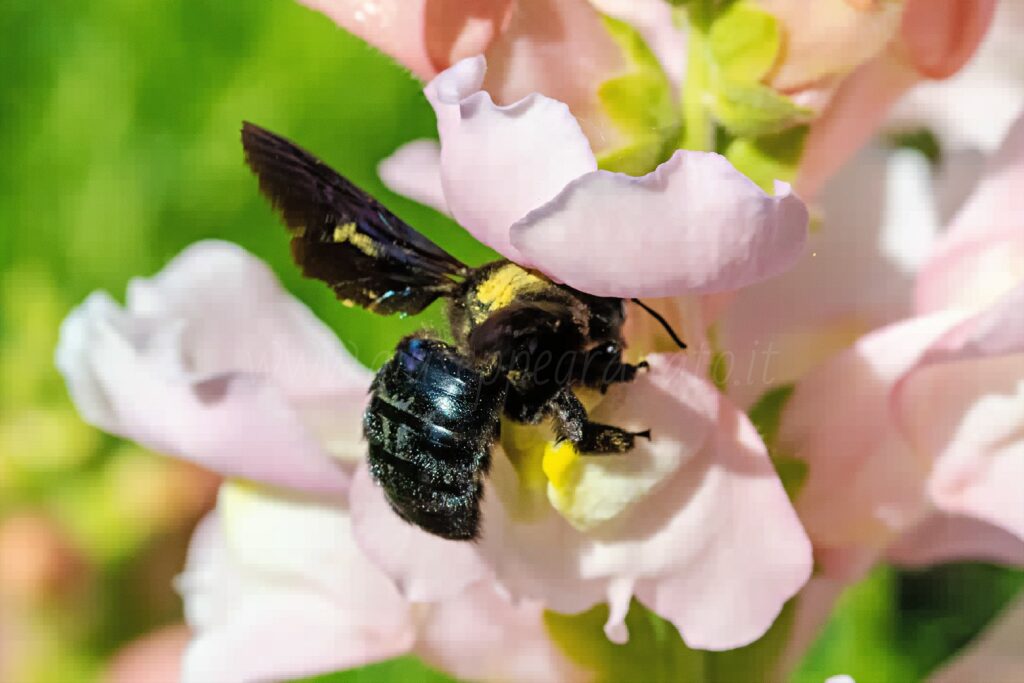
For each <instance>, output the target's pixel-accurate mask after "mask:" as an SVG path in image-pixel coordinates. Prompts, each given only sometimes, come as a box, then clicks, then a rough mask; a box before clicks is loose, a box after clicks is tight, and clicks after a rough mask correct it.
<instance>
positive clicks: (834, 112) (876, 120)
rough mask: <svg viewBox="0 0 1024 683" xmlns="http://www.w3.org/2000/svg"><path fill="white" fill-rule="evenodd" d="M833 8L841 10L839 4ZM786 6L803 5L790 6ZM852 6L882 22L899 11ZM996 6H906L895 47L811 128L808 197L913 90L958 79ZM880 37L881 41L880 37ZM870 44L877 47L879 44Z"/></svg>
mask: <svg viewBox="0 0 1024 683" xmlns="http://www.w3.org/2000/svg"><path fill="white" fill-rule="evenodd" d="M844 1H845V0H844ZM830 3H832V4H836V5H838V4H841V3H840V0H830ZM782 4H786V5H791V6H793V7H796V6H798V5H802V3H796V2H788V1H783V2H782ZM848 4H850V5H851V6H856V7H857V8H858V10H857V11H859V12H862V13H866V14H871V13H873V14H874V15H876V16H877V17H882V18H883V19H884V18H885V17H886V14H885V13H889V12H892V11H894V10H893V9H892V8H893V7H894V4H893V3H890V2H874V1H870V0H865V2H859V1H858V2H857V3H853V2H849V3H848ZM995 6H996V3H995V0H906V3H905V7H904V8H903V12H902V17H901V19H900V21H899V25H898V31H896V32H895V33H894V35H893V39H892V40H891V41H889V42H888V43H886V44H884V49H881V50H878V51H876V53H875V55H873V56H872V55H870V54H869V55H867V56H871V57H872V58H871V59H870V60H869V61H867V62H865V63H863V64H862V65H861V66H860V67H859V68H857V70H856V71H854V72H853V73H852V74H850V75H849V76H848V77H846V78H845V79H843V80H842V81H841V82H840V83H839V85H838V88H837V89H836V91H835V93H834V94H833V95H831V97H830V98H829V99H828V105H827V106H826V108H825V109H824V111H823V113H822V115H821V117H820V118H818V119H817V120H816V121H815V122H814V124H813V125H812V126H811V132H810V135H809V136H808V138H807V142H806V146H805V149H804V155H803V158H802V159H801V161H800V168H799V173H798V176H797V181H796V187H797V189H798V190H799V191H800V194H801V196H803V197H805V198H807V199H813V198H814V197H816V195H817V194H818V192H819V191H820V190H821V188H822V187H823V185H824V183H825V182H826V180H828V178H829V177H831V176H832V174H833V173H835V172H836V170H838V169H839V168H840V167H841V166H842V165H843V164H844V163H846V161H847V160H848V159H849V158H850V157H851V156H852V155H853V154H854V153H855V152H856V151H857V150H858V149H860V148H861V146H863V145H864V143H865V142H866V141H867V140H868V139H869V138H870V137H871V135H873V134H874V132H875V131H876V130H877V129H878V127H879V125H880V124H881V123H882V121H884V120H885V118H886V116H887V115H888V112H889V109H890V107H892V105H893V104H894V103H895V102H896V101H897V100H898V99H899V98H900V97H901V96H903V94H904V93H906V92H907V91H908V90H909V89H910V88H911V87H912V86H913V85H915V84H916V83H918V82H919V81H922V80H924V79H943V78H947V77H949V76H951V75H953V74H954V73H956V72H957V71H958V70H959V69H960V68H961V67H962V66H963V65H964V64H965V63H966V62H967V60H968V59H969V58H970V57H971V55H972V54H974V51H975V49H976V48H977V47H978V44H979V43H980V42H981V40H982V38H983V37H984V35H985V32H986V31H987V30H988V27H989V24H990V23H991V20H992V15H993V13H994V11H995ZM805 18H806V17H803V16H800V17H799V19H800V20H803V19H805ZM886 25H888V24H886ZM873 35H880V31H875V32H874V33H873ZM868 44H869V45H875V41H868ZM851 45H856V46H858V49H859V48H860V47H862V46H863V44H862V43H860V42H857V41H854V42H853V43H851ZM811 47H813V45H811ZM875 47H879V48H883V45H882V44H881V43H879V44H877V45H875ZM831 51H832V50H831V49H830V48H828V49H825V48H822V50H818V51H815V50H813V49H812V50H810V51H809V53H808V54H809V55H813V56H814V58H817V57H818V56H819V55H820V54H822V53H830V52H831ZM812 63H813V60H812Z"/></svg>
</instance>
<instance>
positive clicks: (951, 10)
mask: <svg viewBox="0 0 1024 683" xmlns="http://www.w3.org/2000/svg"><path fill="white" fill-rule="evenodd" d="M995 8H996V0H907V6H906V8H905V9H904V10H903V21H902V24H901V26H900V39H901V41H902V43H903V46H904V49H905V50H906V52H907V55H908V57H909V58H910V61H911V62H912V63H913V65H914V68H916V69H917V70H918V71H919V72H920V73H921V74H923V75H925V76H927V77H928V78H946V77H947V76H951V75H953V74H954V73H956V72H957V71H959V70H960V67H962V66H963V65H964V63H966V62H967V60H968V59H970V57H971V55H973V54H974V51H975V50H976V49H977V47H978V44H979V43H980V42H981V39H982V38H983V37H984V36H985V32H986V31H987V30H988V27H989V24H990V23H991V22H992V16H993V14H994V13H995Z"/></svg>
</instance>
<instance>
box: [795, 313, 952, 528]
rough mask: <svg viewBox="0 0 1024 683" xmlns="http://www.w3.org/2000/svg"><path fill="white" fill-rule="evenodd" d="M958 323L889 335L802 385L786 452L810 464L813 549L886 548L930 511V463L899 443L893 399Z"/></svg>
mask: <svg viewBox="0 0 1024 683" xmlns="http://www.w3.org/2000/svg"><path fill="white" fill-rule="evenodd" d="M959 319H960V318H959V317H958V316H957V315H955V314H935V315H933V316H928V317H924V318H914V319H911V320H909V321H906V322H902V323H898V324H895V325H892V326H889V327H886V328H883V329H881V330H879V331H877V332H874V333H872V334H870V335H867V336H866V337H862V338H861V339H860V340H858V341H857V343H856V344H855V345H854V346H853V347H852V348H851V349H849V350H848V351H845V352H843V353H842V354H840V355H838V356H836V357H835V358H833V359H832V360H830V361H829V362H827V363H826V364H824V365H822V366H821V367H819V368H818V369H816V370H815V371H813V372H812V373H810V374H809V375H808V376H807V377H805V378H804V379H803V380H802V381H801V382H800V383H798V384H797V387H796V391H795V392H794V394H793V396H792V398H791V399H790V401H789V403H788V405H787V406H786V409H785V411H784V414H783V420H782V425H781V427H780V431H779V439H780V450H781V452H783V453H788V454H790V455H792V456H793V457H796V458H799V459H801V460H804V461H805V462H806V463H807V465H808V474H807V479H806V481H805V482H804V484H803V486H802V488H801V490H800V494H799V496H798V497H797V499H796V506H797V510H798V511H799V513H800V518H801V520H803V523H804V526H805V527H806V528H807V531H808V533H809V534H810V536H811V538H812V539H813V540H814V542H815V545H816V546H817V545H821V546H824V547H837V548H843V547H847V546H860V547H875V548H882V547H884V546H885V545H887V544H888V543H889V542H890V541H891V540H892V539H893V537H894V535H896V534H898V533H901V532H903V531H905V530H906V529H908V528H910V527H912V526H913V525H915V524H916V523H917V522H918V521H919V520H920V519H921V516H922V515H923V514H925V513H926V512H927V501H926V498H925V493H924V487H925V483H926V480H927V477H928V474H929V471H930V463H929V462H928V461H927V459H923V458H922V457H921V456H919V455H917V454H916V453H915V452H914V451H913V450H912V449H911V447H910V445H909V444H908V443H907V442H906V440H905V439H904V438H903V437H902V434H901V431H900V429H899V428H898V426H897V423H896V421H895V420H894V419H893V416H892V414H891V407H890V398H889V396H890V391H891V390H892V387H893V385H894V384H895V382H896V381H897V380H898V379H899V378H900V377H901V376H902V375H903V374H904V373H905V372H906V371H907V370H908V369H910V368H911V367H913V366H914V364H915V363H916V362H917V361H918V360H919V359H920V358H921V357H922V356H923V355H924V353H925V352H926V351H927V349H928V348H929V347H930V346H931V344H932V343H934V342H935V340H937V339H939V338H940V337H941V336H942V335H943V334H944V333H945V332H947V331H948V330H949V329H950V328H951V327H952V326H953V325H955V324H956V323H957V322H958V320H959ZM837 406H839V407H840V408H838V409H837ZM866 426H870V428H866Z"/></svg>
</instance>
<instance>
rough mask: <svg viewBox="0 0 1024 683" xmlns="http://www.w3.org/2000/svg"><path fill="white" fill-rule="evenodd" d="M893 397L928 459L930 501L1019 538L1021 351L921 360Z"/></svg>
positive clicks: (1022, 513)
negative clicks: (931, 461)
mask: <svg viewBox="0 0 1024 683" xmlns="http://www.w3.org/2000/svg"><path fill="white" fill-rule="evenodd" d="M1017 315H1018V316H1021V315H1024V308H1018V309H1017ZM894 403H895V404H896V406H897V409H898V411H899V416H900V419H901V424H902V427H903V429H904V430H905V432H906V434H907V438H908V439H909V440H910V442H911V443H912V444H913V446H914V448H915V450H916V451H917V452H919V453H923V454H926V455H927V457H929V458H932V459H934V461H935V469H934V472H933V473H932V476H931V479H930V482H929V493H930V495H931V498H932V500H933V502H934V503H935V505H936V506H937V507H938V508H939V509H941V510H944V511H946V512H949V513H953V514H962V515H969V516H973V517H977V518H979V519H982V520H985V521H987V522H989V523H990V524H995V525H997V526H1000V527H1002V528H1003V529H1005V530H1006V531H1008V532H1010V533H1012V534H1015V535H1016V536H1017V537H1018V538H1021V539H1024V505H1022V504H1021V488H1020V483H1021V482H1022V481H1024V438H1022V437H1024V353H1017V354H1013V355H1005V356H989V357H980V358H976V359H973V360H959V361H956V362H941V363H939V362H937V363H930V364H924V365H921V366H920V367H918V368H917V369H915V370H914V371H913V372H912V373H911V374H909V375H908V376H907V377H906V379H905V380H904V381H902V382H901V383H900V385H899V386H898V387H897V391H896V393H895V395H894Z"/></svg>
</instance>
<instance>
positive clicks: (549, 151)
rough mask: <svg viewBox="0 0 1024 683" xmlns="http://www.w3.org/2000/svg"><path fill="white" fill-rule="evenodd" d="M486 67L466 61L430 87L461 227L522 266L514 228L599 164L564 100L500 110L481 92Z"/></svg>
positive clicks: (444, 177)
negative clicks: (514, 243) (513, 237)
mask: <svg viewBox="0 0 1024 683" xmlns="http://www.w3.org/2000/svg"><path fill="white" fill-rule="evenodd" d="M485 71H486V62H485V61H484V58H483V57H475V58H472V59H466V60H463V61H461V62H459V63H458V64H456V65H455V66H453V67H452V68H451V69H449V70H448V71H445V72H444V73H442V74H441V75H439V76H438V77H437V78H435V79H434V80H433V81H431V83H430V85H428V86H427V89H426V95H427V98H428V99H429V100H430V103H431V104H432V105H433V107H434V111H435V112H436V114H437V128H438V132H439V134H440V137H441V182H442V186H443V187H444V195H445V199H446V201H447V204H448V207H449V209H450V210H451V212H452V215H453V216H454V217H455V219H456V220H457V221H458V222H459V223H460V224H461V225H462V226H464V227H465V228H466V229H467V230H469V231H470V232H471V233H472V234H473V235H474V236H475V237H476V238H477V239H479V240H480V241H481V242H483V243H484V244H486V245H488V246H490V247H492V248H493V249H495V250H496V251H498V252H499V253H501V254H502V255H503V256H506V257H508V258H510V259H512V260H514V261H517V262H519V263H523V262H522V260H521V257H520V255H519V252H518V250H516V249H515V248H514V247H513V246H512V243H511V241H510V240H509V227H510V226H511V225H512V224H513V223H514V222H515V221H517V220H519V219H520V218H522V217H523V216H524V215H526V213H527V212H529V211H530V210H532V209H534V208H536V207H538V206H541V205H542V204H544V203H545V202H547V201H548V200H550V199H552V198H553V197H554V196H555V195H556V194H558V193H559V192H560V191H561V190H562V188H563V187H565V185H566V184H567V183H569V181H571V180H573V179H574V178H577V177H578V176H580V175H582V174H584V173H587V172H589V171H593V170H594V169H596V168H597V162H596V160H595V159H594V155H593V153H592V152H591V151H590V145H589V143H588V142H587V139H586V137H585V136H584V135H583V131H581V130H580V127H579V124H578V123H577V122H576V119H574V118H573V116H572V114H571V113H570V112H569V108H568V107H567V106H566V105H565V104H563V103H561V102H558V101H556V100H552V99H550V98H547V97H544V96H542V95H538V94H533V95H529V96H527V97H525V98H524V99H522V100H519V101H518V102H516V103H514V104H511V105H508V106H505V107H498V106H496V105H495V104H494V102H493V101H492V100H491V97H490V95H489V94H488V93H486V92H483V91H481V90H480V88H481V86H482V83H483V79H484V73H485ZM524 265H525V264H524Z"/></svg>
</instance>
